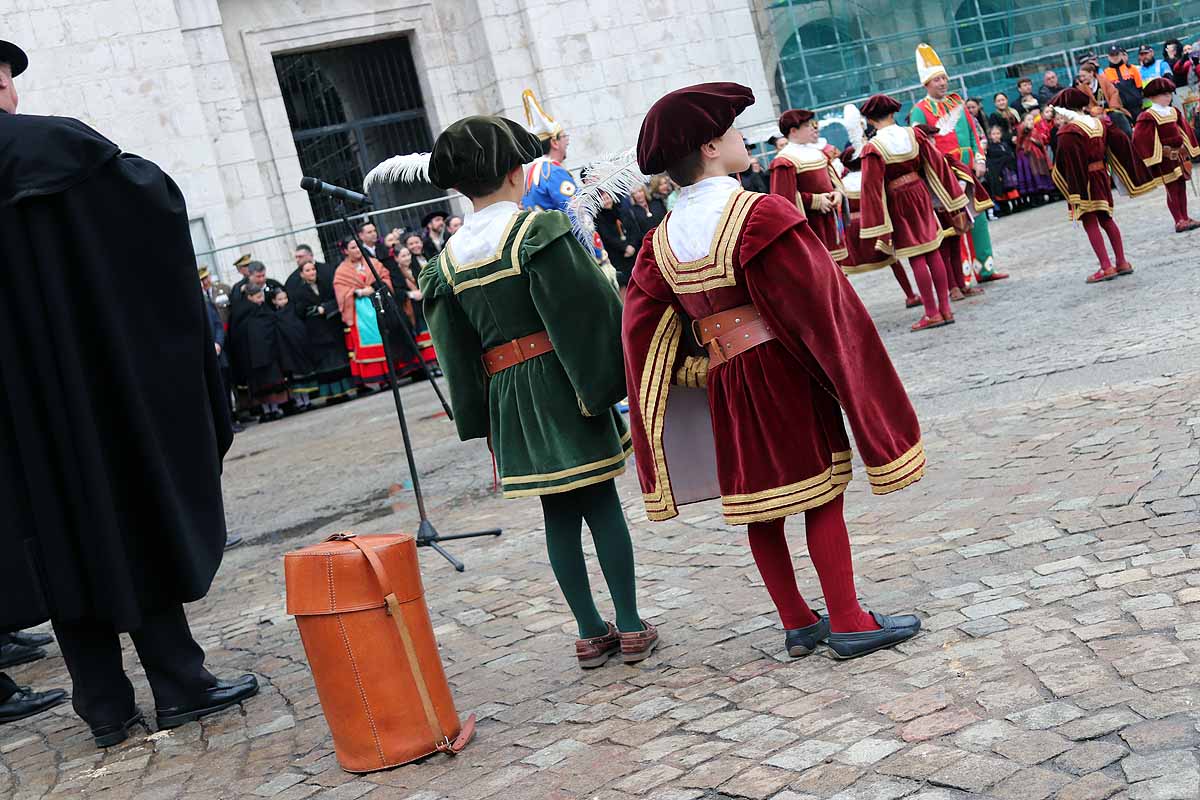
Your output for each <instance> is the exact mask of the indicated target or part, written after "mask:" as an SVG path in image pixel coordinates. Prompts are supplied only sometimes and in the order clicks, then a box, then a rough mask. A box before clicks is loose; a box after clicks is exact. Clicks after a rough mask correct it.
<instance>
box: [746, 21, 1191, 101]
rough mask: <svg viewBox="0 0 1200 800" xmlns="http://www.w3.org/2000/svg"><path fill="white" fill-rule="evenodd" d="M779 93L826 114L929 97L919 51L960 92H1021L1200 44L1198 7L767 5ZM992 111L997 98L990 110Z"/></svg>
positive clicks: (985, 95)
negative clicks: (855, 104)
mask: <svg viewBox="0 0 1200 800" xmlns="http://www.w3.org/2000/svg"><path fill="white" fill-rule="evenodd" d="M765 6H766V8H765V10H766V15H767V17H766V19H767V20H768V30H769V36H770V37H771V40H772V43H773V45H774V47H773V50H774V56H775V59H776V63H775V64H773V65H772V64H768V68H769V69H770V68H771V67H772V66H773V67H774V76H773V77H774V79H775V88H776V91H777V94H778V97H779V102H780V103H781V104H782V105H783V107H784V108H813V109H818V110H820V109H826V108H833V107H840V105H841V104H843V103H846V102H852V101H856V100H860V99H863V98H865V97H867V96H869V95H872V94H875V93H877V92H887V93H889V94H892V95H893V96H895V97H896V99H898V100H901V101H902V102H905V103H906V104H907V103H908V102H911V101H913V100H918V99H920V98H921V97H923V96H924V91H923V90H922V89H921V87H920V85H919V81H918V79H917V69H916V63H915V57H914V52H915V50H916V47H917V44H918V43H919V42H927V43H928V44H930V45H932V46H933V48H934V49H935V50H937V52H938V55H939V56H941V59H942V61H943V63H945V65H946V69H947V71H948V72H949V73H950V75H951V79H952V81H953V84H954V85H953V87H952V91H957V92H959V93H961V94H963V95H964V96H983V97H987V98H990V97H991V96H992V94H994V93H995V92H997V91H1005V92H1008V93H1010V94H1015V93H1016V89H1015V83H1016V79H1017V78H1018V77H1025V76H1028V77H1032V78H1033V81H1034V86H1035V88H1036V87H1037V86H1040V85H1041V75H1042V72H1043V71H1044V70H1047V69H1055V70H1057V71H1058V72H1059V76H1060V85H1064V86H1065V85H1069V81H1068V80H1067V78H1068V74H1069V72H1071V71H1072V70H1073V65H1075V64H1076V63H1077V61H1078V58H1079V56H1081V55H1082V54H1083V53H1086V52H1097V53H1099V54H1100V55H1101V62H1104V57H1103V56H1104V53H1106V52H1107V48H1108V46H1109V45H1111V44H1112V43H1114V42H1116V43H1119V44H1121V45H1122V46H1123V47H1125V48H1127V49H1128V50H1130V62H1131V63H1135V62H1136V60H1137V48H1138V46H1140V45H1142V44H1149V45H1150V46H1152V47H1153V48H1154V49H1155V50H1156V51H1161V49H1162V44H1163V41H1164V40H1165V39H1168V38H1172V37H1176V38H1179V39H1181V40H1183V41H1184V42H1188V43H1190V42H1194V41H1196V40H1197V39H1198V38H1200V0H1070V1H1069V2H1064V1H1063V0H913V2H904V3H897V2H891V1H890V0H857V2H853V1H851V2H839V1H838V0H766V2H765ZM987 105H988V106H989V107H990V100H989V101H988V102H987Z"/></svg>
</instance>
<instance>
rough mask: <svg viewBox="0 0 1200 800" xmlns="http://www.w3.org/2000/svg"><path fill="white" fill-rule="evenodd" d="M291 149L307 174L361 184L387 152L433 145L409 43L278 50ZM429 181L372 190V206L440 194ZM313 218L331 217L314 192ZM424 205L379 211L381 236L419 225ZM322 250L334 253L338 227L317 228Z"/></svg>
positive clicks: (342, 235) (419, 149)
mask: <svg viewBox="0 0 1200 800" xmlns="http://www.w3.org/2000/svg"><path fill="white" fill-rule="evenodd" d="M275 72H276V74H277V75H278V76H279V85H280V87H281V88H282V90H283V102H284V105H285V106H286V108H287V114H288V122H289V123H290V124H291V127H292V137H293V138H294V139H295V142H296V154H297V155H298V156H299V158H300V167H301V169H302V170H303V172H304V174H305V175H311V176H313V177H315V178H319V179H321V180H323V181H326V182H328V183H334V184H337V185H339V186H346V187H348V188H351V189H358V188H359V187H361V186H362V181H363V176H364V175H366V174H367V172H368V170H370V169H371V167H373V166H375V165H376V164H378V163H379V162H380V161H383V160H384V159H385V158H388V157H390V156H394V155H397V154H402V153H415V152H425V151H428V150H429V149H430V148H431V146H432V144H433V136H432V133H431V132H430V128H429V121H428V119H427V118H426V114H425V102H424V100H423V98H422V97H421V87H420V84H419V82H418V80H417V70H416V65H415V64H414V63H413V57H412V47H411V43H410V41H409V40H408V38H407V37H403V36H397V37H392V38H387V39H379V40H376V41H371V42H363V43H361V44H353V45H346V46H343V47H333V48H329V49H325V50H317V51H313V52H308V53H296V54H287V55H278V56H275ZM442 194H443V193H442V192H440V191H438V190H437V189H435V188H434V187H432V186H430V185H428V184H411V185H401V184H394V185H390V186H383V187H378V188H376V189H374V190H373V191H372V192H371V197H372V199H373V200H374V201H375V207H376V208H388V207H390V206H396V205H403V204H405V203H412V202H417V201H419V200H424V199H429V198H434V197H439V196H441V195H442ZM312 210H313V216H314V217H316V220H317V222H326V221H329V220H332V219H336V209H335V206H334V203H333V201H331V200H329V199H328V198H326V197H320V196H314V197H312ZM420 217H421V209H413V210H407V211H397V212H391V213H388V214H384V215H382V216H379V217H377V218H376V224H377V225H378V226H379V228H380V234H379V235H380V239H382V238H383V236H384V234H385V233H386V232H387V231H389V230H391V229H392V228H404V229H410V228H417V227H419V225H420ZM319 235H320V238H321V245H322V247H323V248H324V250H325V253H326V257H327V258H330V259H336V258H337V256H335V255H334V254H335V253H337V252H338V251H337V242H338V241H339V240H341V239H343V238H345V236H346V232H345V231H344V230H343V229H342V227H341V226H337V225H331V226H326V227H323V228H321V229H320V234H319Z"/></svg>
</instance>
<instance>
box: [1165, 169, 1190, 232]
mask: <svg viewBox="0 0 1200 800" xmlns="http://www.w3.org/2000/svg"><path fill="white" fill-rule="evenodd" d="M1167 208H1168V209H1169V210H1170V212H1171V217H1172V218H1173V219H1174V220H1175V221H1176V222H1183V221H1184V220H1186V219H1187V218H1188V209H1187V181H1186V180H1183V179H1179V180H1175V181H1172V182H1171V183H1168V184H1167Z"/></svg>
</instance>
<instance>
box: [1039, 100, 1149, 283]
mask: <svg viewBox="0 0 1200 800" xmlns="http://www.w3.org/2000/svg"><path fill="white" fill-rule="evenodd" d="M1050 102H1051V105H1052V106H1053V107H1054V109H1055V114H1054V118H1055V120H1056V122H1057V123H1058V139H1057V143H1056V145H1055V147H1054V169H1053V170H1051V171H1050V177H1051V178H1053V179H1054V184H1055V185H1056V186H1057V187H1058V191H1059V192H1061V193H1062V196H1063V197H1065V198H1066V199H1067V208H1068V210H1069V211H1070V214H1071V219H1073V220H1079V221H1081V222H1082V223H1083V229H1084V230H1085V231H1086V232H1087V237H1088V241H1089V242H1090V243H1091V245H1092V250H1093V251H1095V253H1096V258H1097V259H1099V261H1100V269H1098V270H1096V272H1094V273H1093V274H1092V275H1090V276H1088V279H1087V282H1088V283H1100V282H1102V281H1110V280H1112V279H1113V278H1115V277H1117V276H1118V275H1129V274H1131V273H1132V272H1133V266H1132V265H1131V264H1130V263H1129V262H1128V261H1126V260H1125V246H1124V243H1123V242H1122V240H1121V231H1120V229H1119V228H1117V223H1116V222H1115V221H1114V220H1113V216H1112V214H1113V195H1112V178H1111V177H1110V176H1109V170H1110V169H1111V170H1112V175H1113V176H1114V177H1116V179H1117V180H1118V181H1120V183H1121V185H1122V187H1123V188H1124V189H1125V191H1126V192H1127V193H1128V194H1130V195H1134V196H1136V195H1139V194H1145V193H1146V192H1148V191H1150V190H1151V189H1153V188H1154V187H1155V186H1157V185H1158V181H1157V180H1156V179H1154V178H1152V177H1151V176H1150V174H1149V172H1148V171H1147V170H1146V168H1145V167H1144V166H1142V164H1141V162H1139V161H1137V160H1136V159H1135V158H1134V156H1133V147H1132V144H1131V143H1130V141H1129V137H1128V136H1126V135H1125V134H1124V133H1122V132H1121V129H1120V128H1117V127H1114V126H1113V124H1112V123H1111V122H1109V121H1108V119H1107V118H1105V117H1093V116H1092V115H1091V114H1089V113H1088V111H1087V109H1088V108H1089V107H1090V105H1091V102H1092V101H1091V98H1090V97H1088V96H1087V94H1086V93H1085V92H1083V91H1082V90H1080V89H1075V88H1070V89H1064V90H1062V91H1061V92H1059V93H1058V94H1056V95H1055V96H1054V97H1053V98H1052V99H1051V101H1050ZM1101 229H1103V230H1104V233H1107V234H1108V241H1109V242H1110V243H1111V244H1112V249H1113V255H1114V256H1116V259H1117V265H1116V266H1115V267H1114V266H1113V264H1112V261H1110V260H1109V258H1108V251H1107V250H1105V249H1104V237H1103V235H1102V234H1101V233H1100V230H1101Z"/></svg>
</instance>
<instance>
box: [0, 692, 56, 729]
mask: <svg viewBox="0 0 1200 800" xmlns="http://www.w3.org/2000/svg"><path fill="white" fill-rule="evenodd" d="M66 699H67V693H66V692H65V691H63V690H62V689H51V690H50V691H48V692H35V691H33V690H31V689H30V688H29V687H28V686H18V687H17V691H16V692H14V693H13V694H12V695H11V696H10V697H9V698H8V699H7V700H5V701H4V702H3V703H0V723H4V722H16V721H17V720H19V719H25V718H26V717H32V716H33V715H34V714H40V713H42V712H43V711H45V710H47V709H50V708H54V707H55V706H56V705H58V704H60V703H62V702H63V701H65V700H66Z"/></svg>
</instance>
